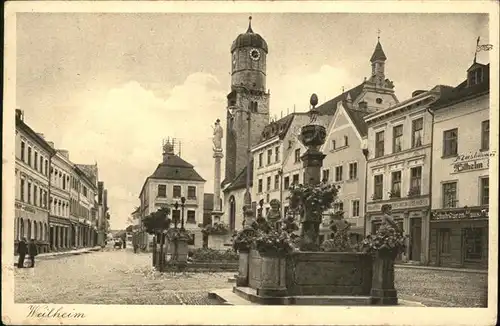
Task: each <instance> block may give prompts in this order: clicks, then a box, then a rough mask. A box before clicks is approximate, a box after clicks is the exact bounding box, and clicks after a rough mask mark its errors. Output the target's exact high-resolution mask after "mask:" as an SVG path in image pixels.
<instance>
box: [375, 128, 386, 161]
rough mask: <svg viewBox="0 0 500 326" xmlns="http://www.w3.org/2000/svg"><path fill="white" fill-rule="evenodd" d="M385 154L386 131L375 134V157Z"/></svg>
mask: <svg viewBox="0 0 500 326" xmlns="http://www.w3.org/2000/svg"><path fill="white" fill-rule="evenodd" d="M380 156H384V132H383V131H379V132H377V133H376V134H375V157H380Z"/></svg>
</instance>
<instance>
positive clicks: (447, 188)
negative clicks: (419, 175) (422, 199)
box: [443, 182, 457, 208]
mask: <svg viewBox="0 0 500 326" xmlns="http://www.w3.org/2000/svg"><path fill="white" fill-rule="evenodd" d="M454 207H457V183H456V182H446V183H443V208H454Z"/></svg>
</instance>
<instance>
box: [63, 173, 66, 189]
mask: <svg viewBox="0 0 500 326" xmlns="http://www.w3.org/2000/svg"><path fill="white" fill-rule="evenodd" d="M62 187H63V189H66V178H65V177H64V176H63V179H62Z"/></svg>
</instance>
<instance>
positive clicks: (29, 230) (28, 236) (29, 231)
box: [26, 220, 33, 240]
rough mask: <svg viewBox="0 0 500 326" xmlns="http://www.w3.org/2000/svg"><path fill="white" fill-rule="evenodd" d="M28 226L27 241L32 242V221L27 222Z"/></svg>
mask: <svg viewBox="0 0 500 326" xmlns="http://www.w3.org/2000/svg"><path fill="white" fill-rule="evenodd" d="M27 224H28V225H27V227H26V239H27V240H30V239H31V238H32V236H33V235H32V234H31V221H30V220H28V221H27Z"/></svg>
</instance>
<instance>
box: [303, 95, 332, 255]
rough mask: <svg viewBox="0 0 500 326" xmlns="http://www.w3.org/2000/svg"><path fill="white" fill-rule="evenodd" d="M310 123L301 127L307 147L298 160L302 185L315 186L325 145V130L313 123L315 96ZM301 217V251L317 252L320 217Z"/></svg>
mask: <svg viewBox="0 0 500 326" xmlns="http://www.w3.org/2000/svg"><path fill="white" fill-rule="evenodd" d="M310 103H311V110H310V112H309V114H310V116H311V122H310V123H309V124H308V125H305V126H303V127H302V130H301V133H300V136H301V137H300V141H301V142H302V144H303V145H304V146H305V147H307V151H306V152H305V153H304V155H302V157H301V158H300V159H301V160H302V162H303V166H304V184H305V185H317V184H319V183H320V182H321V167H322V166H323V159H324V158H325V156H326V155H324V154H323V153H322V152H321V151H320V150H319V149H320V147H321V145H323V144H324V143H325V139H326V128H325V127H324V126H321V125H318V124H316V123H315V121H316V119H317V116H318V112H317V111H316V108H315V106H316V104H318V97H317V96H316V94H313V95H312V96H311V100H310ZM304 214H305V216H303V217H302V231H301V237H302V243H301V245H300V250H301V251H317V250H319V241H318V240H319V226H320V224H321V219H322V216H315V215H312V214H311V212H307V211H306V212H305V213H304Z"/></svg>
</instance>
